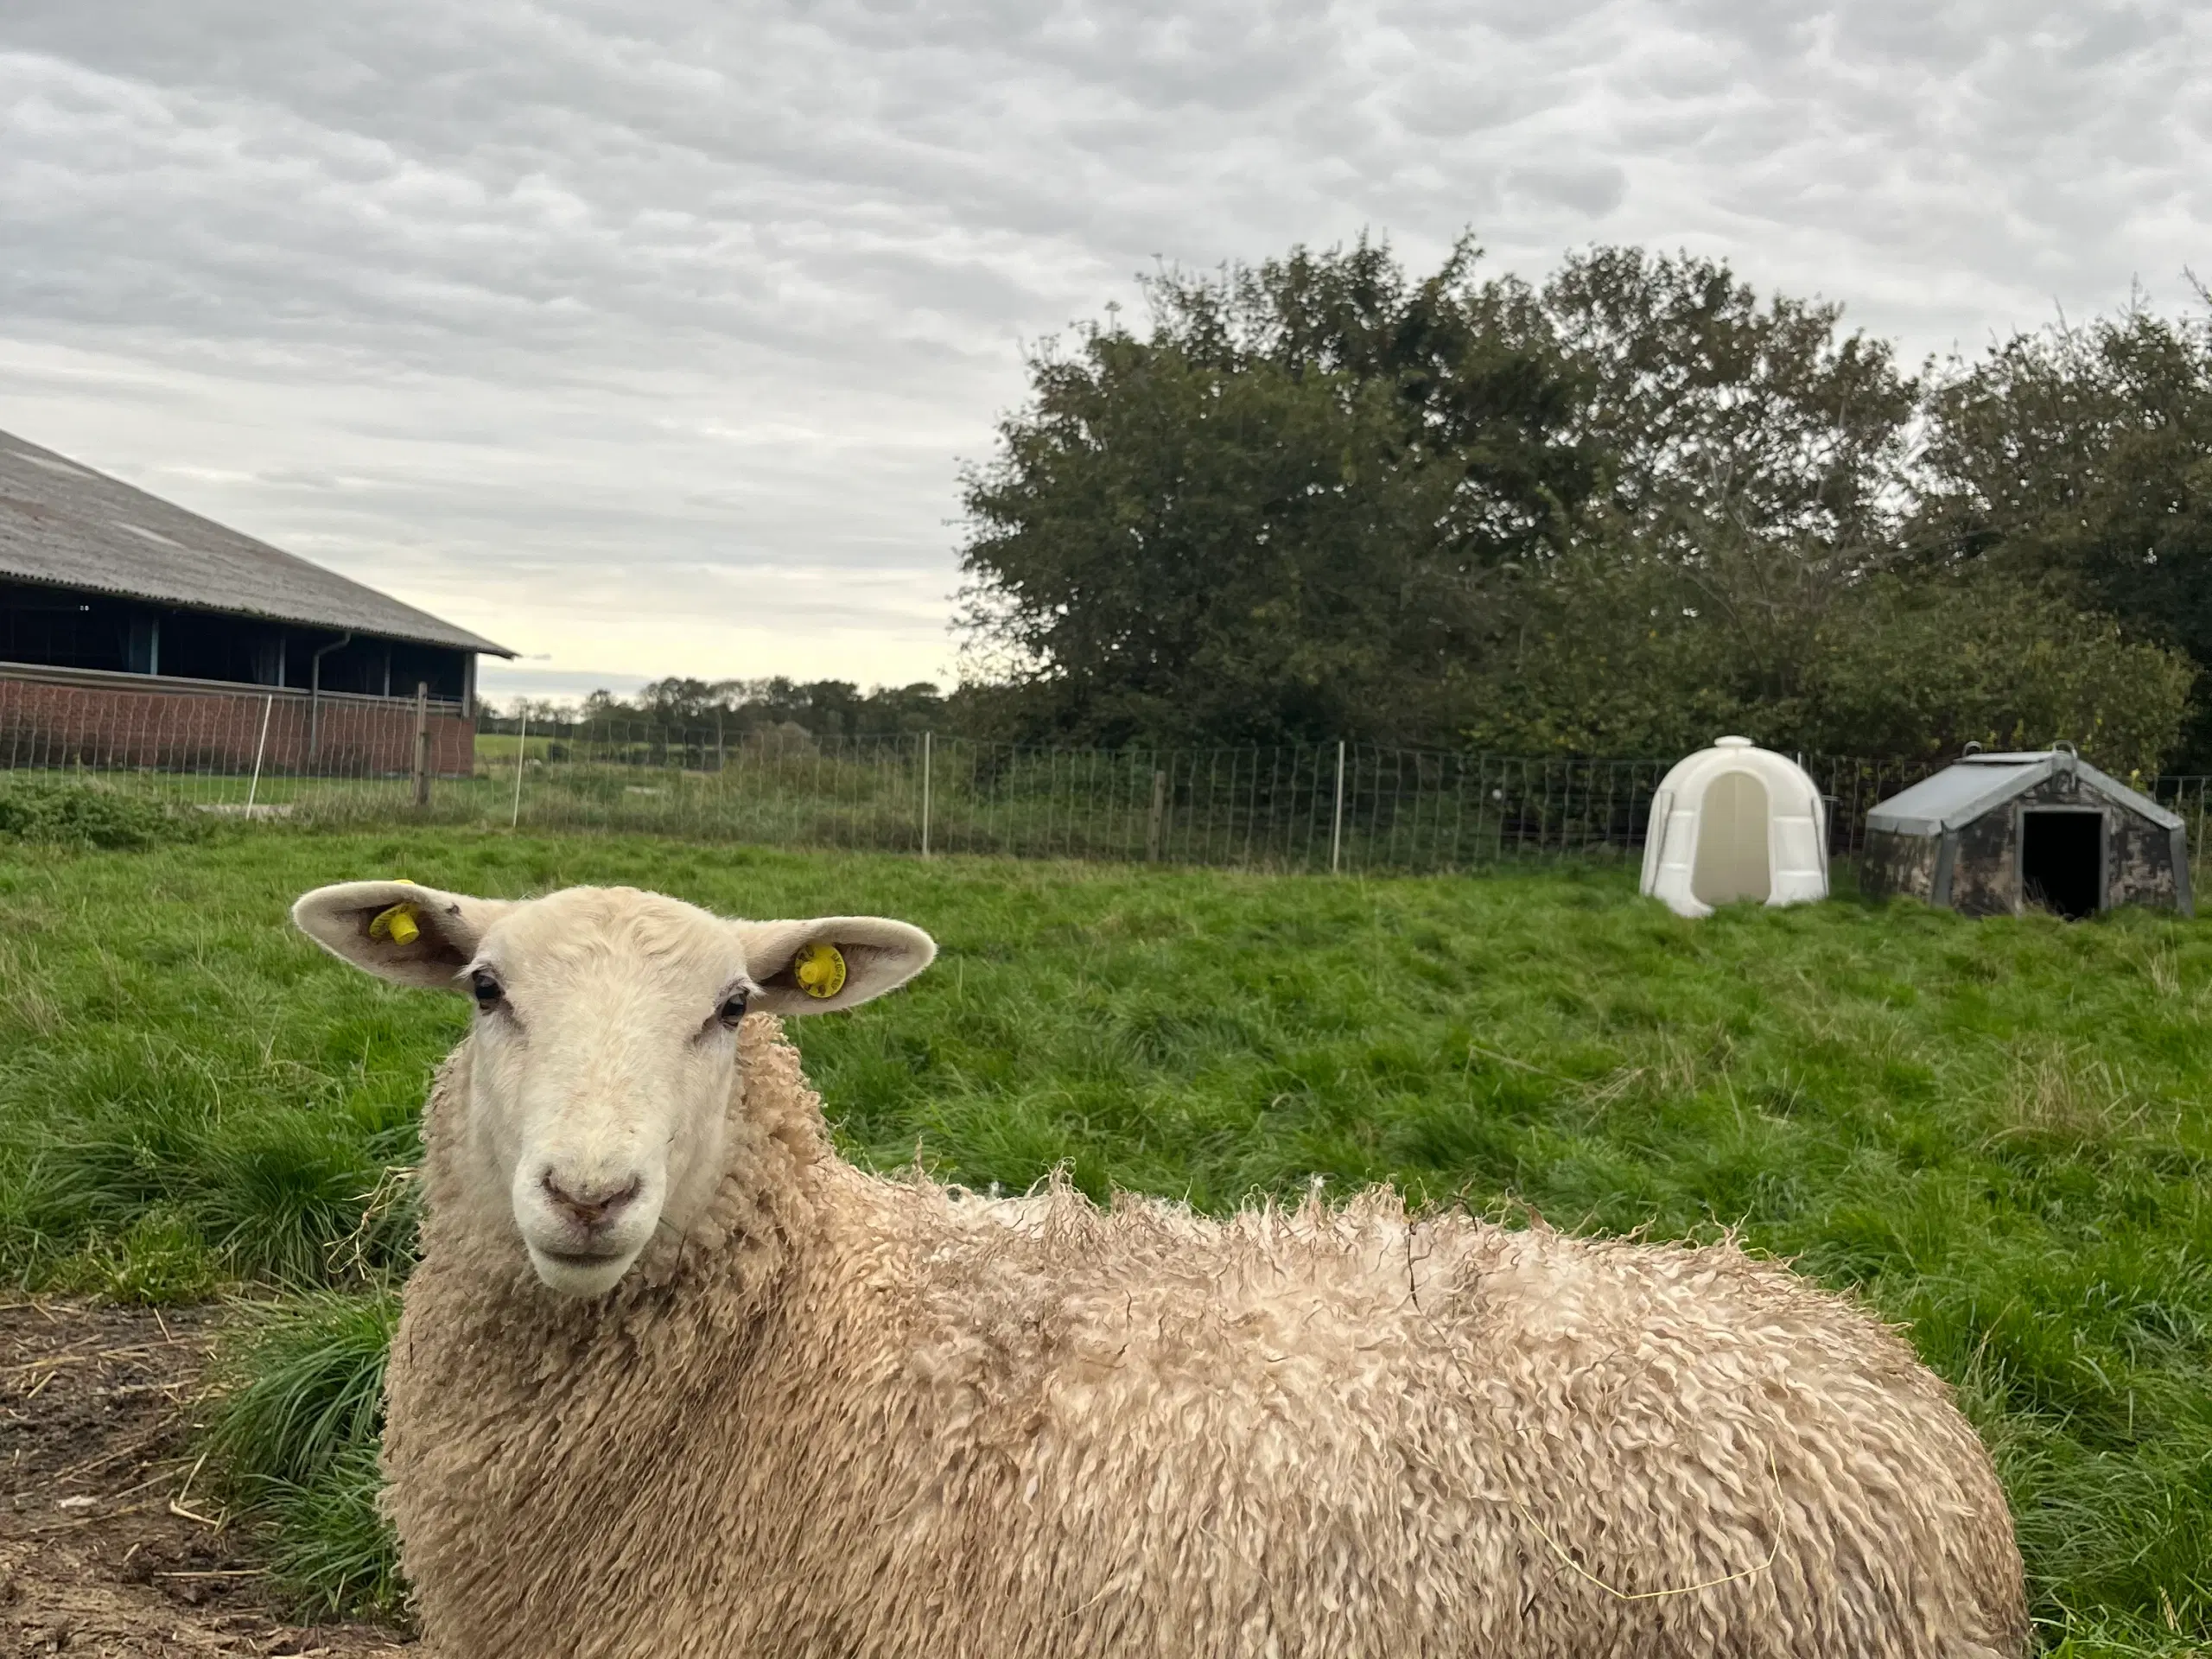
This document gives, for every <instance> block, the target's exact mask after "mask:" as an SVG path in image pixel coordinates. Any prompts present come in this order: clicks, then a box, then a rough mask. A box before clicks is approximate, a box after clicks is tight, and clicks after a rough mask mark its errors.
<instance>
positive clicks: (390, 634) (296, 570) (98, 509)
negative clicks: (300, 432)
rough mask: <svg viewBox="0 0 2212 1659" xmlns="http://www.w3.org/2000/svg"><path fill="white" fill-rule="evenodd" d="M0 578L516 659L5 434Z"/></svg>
mask: <svg viewBox="0 0 2212 1659" xmlns="http://www.w3.org/2000/svg"><path fill="white" fill-rule="evenodd" d="M0 576H13V577H16V578H17V579H18V580H21V581H25V582H47V583H51V584H53V585H54V586H55V587H60V588H92V589H94V590H96V591H98V592H100V593H108V594H120V595H123V596H125V597H128V598H130V599H143V600H152V601H155V602H156V603H158V604H164V605H181V606H185V607H190V608H192V609H194V610H205V611H227V612H233V613H238V614H242V615H246V616H259V617H266V618H268V619H269V620H270V621H273V622H291V623H297V624H301V625H303V626H308V627H314V628H334V629H341V630H342V629H351V630H352V631H353V632H357V633H367V634H374V635H377V636H378V637H379V638H382V639H405V640H412V641H415V642H417V643H420V644H423V645H448V646H451V647H454V648H455V649H457V650H461V651H478V652H486V653H488V654H490V655H492V656H495V657H512V656H513V655H514V652H512V651H509V650H508V649H507V648H506V647H505V645H494V644H493V642H492V641H490V640H489V639H484V638H482V637H481V636H480V635H477V634H474V633H471V632H469V631H468V630H467V629H466V628H461V627H456V626H454V625H453V624H452V623H450V622H448V621H445V620H442V619H441V618H438V617H435V616H432V615H431V614H430V613H429V612H428V611H418V610H416V608H415V607H413V606H412V605H403V604H401V603H400V602H399V601H397V600H396V599H393V598H392V597H391V596H390V595H389V594H380V593H378V591H377V590H376V589H375V588H365V587H363V586H362V585H361V584H360V583H359V582H349V581H348V580H346V578H345V577H344V576H341V575H339V574H338V573H337V572H336V571H335V570H326V569H323V568H322V567H321V565H319V564H309V563H308V562H307V561H306V560H305V559H302V558H296V557H295V556H293V555H291V554H289V553H287V552H285V551H283V550H282V549H280V548H274V547H271V546H270V545H269V543H266V542H259V541H256V540H255V539H254V538H253V537H251V536H243V535H240V534H239V533H238V531H235V530H228V529H226V528H225V527H224V526H223V525H221V524H217V523H215V522H214V521H213V519H210V518H201V517H200V515H199V514H198V513H195V512H186V511H185V510H184V509H183V508H182V507H178V506H172V505H170V504H169V503H168V502H167V501H164V500H162V499H161V498H160V497H158V496H153V495H149V494H147V493H145V492H144V491H143V490H138V489H133V488H132V487H131V486H130V485H128V484H125V483H124V482H123V481H122V480H119V479H113V478H110V477H108V476H107V474H105V473H96V472H94V471H93V470H92V468H91V467H80V466H79V465H78V464H77V463H76V462H75V461H71V460H69V459H67V457H66V456H62V455H57V454H54V452H53V451H52V450H50V449H41V448H39V447H38V446H37V445H36V444H35V443H29V442H25V441H24V440H23V439H22V438H18V437H16V436H13V435H10V434H9V433H6V432H0Z"/></svg>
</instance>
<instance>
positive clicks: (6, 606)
mask: <svg viewBox="0 0 2212 1659" xmlns="http://www.w3.org/2000/svg"><path fill="white" fill-rule="evenodd" d="M480 655H491V656H497V657H512V656H513V655H514V653H513V652H511V651H509V650H507V649H506V648H505V646H503V645H495V644H493V642H492V641H491V640H489V639H482V638H480V636H478V635H476V634H474V633H471V632H469V631H468V630H467V629H466V628H461V627H457V626H454V624H452V623H450V622H448V621H445V620H442V619H440V618H438V617H435V616H432V615H430V614H429V613H428V612H426V611H418V610H416V608H415V607H413V606H411V605H404V604H402V603H401V602H400V601H397V600H396V599H393V598H391V597H390V596H389V595H387V594H381V593H378V591H377V590H376V589H374V588H367V587H364V586H362V585H361V584H360V583H359V582H351V581H348V580H347V579H346V577H344V576H341V575H338V574H337V573H336V572H335V571H333V570H326V569H323V568H322V567H321V566H320V565H316V564H310V563H308V561H306V560H305V559H302V558H296V557H295V556H292V555H291V554H289V553H286V552H283V550H280V549H277V548H274V547H271V546H270V545H269V544H268V543H266V542H261V541H257V540H255V539H254V538H253V537H251V536H245V535H241V534H240V533H239V532H238V531H234V530H229V529H226V528H225V527H224V526H223V525H221V524H215V523H213V521H211V520H209V519H206V518H200V516H199V515H198V514H196V513H192V512H186V511H185V510H184V509H182V508H181V507H177V506H174V505H170V504H169V503H168V502H166V501H163V500H162V499H159V498H158V497H156V496H152V495H149V494H147V493H145V492H144V491H143V490H138V489H134V488H132V487H131V486H130V485H128V484H125V483H123V482H122V481H121V480H117V479H113V478H110V477H108V476H106V475H105V474H102V473H98V472H95V471H93V470H92V468H91V467H85V466H82V465H80V464H79V463H78V462H76V461H71V460H70V459H68V458H67V456H65V455H60V454H54V452H53V451H52V450H48V449H43V448H40V447H39V446H37V445H36V444H34V443H30V442H26V441H25V440H23V439H22V438H18V437H15V436H12V435H10V434H8V433H6V432H0V766H5V765H10V764H15V765H22V764H33V763H35V762H27V761H26V760H25V759H24V757H25V756H27V755H33V756H42V757H48V759H53V758H61V759H68V758H70V757H76V758H79V759H83V760H87V761H90V760H95V759H97V760H99V761H100V762H102V763H106V764H124V765H137V766H173V765H189V766H198V767H207V766H215V767H221V766H229V765H235V764H242V763H244V762H245V761H247V760H251V759H252V758H254V753H256V751H258V752H259V753H261V754H262V755H263V757H264V758H265V760H266V762H267V764H268V766H270V768H271V769H272V770H285V769H309V768H312V769H315V770H319V771H378V770H401V769H404V768H405V767H406V766H408V765H409V764H410V758H409V757H410V746H411V744H412V742H413V741H414V737H415V727H416V718H415V717H416V703H417V698H418V694H419V696H420V699H421V702H422V704H423V715H424V721H425V723H426V724H427V726H428V728H429V749H430V755H431V757H432V759H431V765H432V768H433V769H434V770H435V771H437V772H449V773H450V772H468V771H470V770H472V769H473V767H474V738H475V715H476V659H477V658H478V657H479V656H480Z"/></svg>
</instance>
